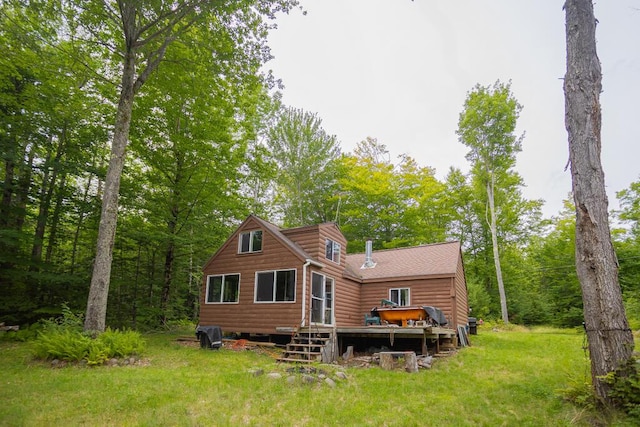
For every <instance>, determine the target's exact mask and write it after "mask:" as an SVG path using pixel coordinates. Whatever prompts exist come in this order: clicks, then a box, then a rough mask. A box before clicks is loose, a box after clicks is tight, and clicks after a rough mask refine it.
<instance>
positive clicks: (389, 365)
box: [380, 352, 395, 371]
mask: <svg viewBox="0 0 640 427" xmlns="http://www.w3.org/2000/svg"><path fill="white" fill-rule="evenodd" d="M394 366H395V363H394V362H393V353H390V352H381V353H380V367H381V368H382V369H384V370H385V371H392V370H393V368H394Z"/></svg>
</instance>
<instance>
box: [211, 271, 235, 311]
mask: <svg viewBox="0 0 640 427" xmlns="http://www.w3.org/2000/svg"><path fill="white" fill-rule="evenodd" d="M225 276H238V301H207V298H208V297H209V278H210V277H222V292H220V297H221V298H222V296H223V295H224V278H225ZM241 280H242V277H241V275H240V273H225V274H209V275H207V286H206V289H205V294H204V303H205V304H240V283H241Z"/></svg>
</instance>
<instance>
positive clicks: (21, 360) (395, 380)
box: [0, 328, 589, 426]
mask: <svg viewBox="0 0 640 427" xmlns="http://www.w3.org/2000/svg"><path fill="white" fill-rule="evenodd" d="M185 333H191V331H187V332H182V333H181V334H180V335H184V334H185ZM176 337H177V334H155V335H147V336H145V339H146V341H147V352H146V354H145V355H144V357H145V358H146V359H148V363H145V364H142V365H141V366H116V367H94V368H91V367H86V366H67V367H63V368H55V369H54V368H52V367H51V364H50V363H43V362H38V361H34V360H33V359H32V357H31V355H30V350H29V344H28V343H1V344H0V375H1V376H0V378H1V380H2V386H1V387H0V402H1V404H0V425H2V426H77V425H87V426H107V425H112V426H212V425H220V426H236V425H251V426H330V425H360V426H369V425H371V426H501V425H502V426H563V425H586V424H587V419H588V417H586V416H585V414H584V412H582V410H581V409H580V408H576V407H574V406H572V405H571V404H570V403H568V402H565V401H564V400H563V399H562V396H561V395H560V393H559V390H561V389H564V388H566V387H568V386H570V385H573V384H576V383H580V382H583V381H584V380H585V378H587V377H588V376H589V373H588V361H587V357H586V355H585V352H584V351H583V348H582V346H583V343H584V336H583V334H582V333H580V331H574V330H566V331H565V330H557V329H547V328H536V329H532V330H524V329H521V330H515V331H491V330H487V329H485V328H480V330H479V334H478V335H477V336H471V343H472V346H470V347H467V348H463V349H461V350H460V351H459V352H457V353H456V354H455V355H453V356H450V357H447V358H438V359H437V360H435V362H434V365H433V367H432V368H431V369H429V370H426V369H422V370H421V371H420V372H419V373H417V374H410V373H406V372H402V371H383V370H381V369H380V368H378V367H371V368H346V367H340V366H327V365H315V366H316V368H318V369H323V370H324V371H325V372H326V375H327V376H328V377H330V378H334V373H335V372H336V371H338V370H343V371H344V372H345V373H346V375H347V379H342V380H341V379H336V385H335V386H334V387H330V386H329V385H327V384H326V383H324V382H317V383H312V384H306V383H304V382H303V381H302V380H301V378H298V377H301V375H299V374H297V375H296V377H295V378H294V379H290V380H289V381H287V377H288V376H291V374H290V373H287V372H286V370H287V368H290V367H291V365H288V364H278V363H276V362H275V361H274V359H273V358H272V355H270V354H268V352H256V351H247V350H245V351H233V350H228V349H221V350H218V351H211V350H202V349H200V348H198V347H197V346H185V345H183V344H181V343H179V342H177V341H176ZM256 369H262V370H264V374H263V375H259V376H256V375H254V372H253V371H255V370H256ZM270 372H280V373H282V378H277V379H274V378H270V377H269V376H268V375H267V374H268V373H270Z"/></svg>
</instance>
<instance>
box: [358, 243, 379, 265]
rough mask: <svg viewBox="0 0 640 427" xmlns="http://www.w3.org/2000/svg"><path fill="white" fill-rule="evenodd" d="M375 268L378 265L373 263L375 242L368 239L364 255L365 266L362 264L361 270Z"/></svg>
mask: <svg viewBox="0 0 640 427" xmlns="http://www.w3.org/2000/svg"><path fill="white" fill-rule="evenodd" d="M375 266H376V263H375V262H373V241H372V240H371V239H367V243H366V246H365V253H364V264H362V267H360V268H361V269H363V268H373V267H375Z"/></svg>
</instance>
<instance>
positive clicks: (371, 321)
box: [364, 309, 380, 326]
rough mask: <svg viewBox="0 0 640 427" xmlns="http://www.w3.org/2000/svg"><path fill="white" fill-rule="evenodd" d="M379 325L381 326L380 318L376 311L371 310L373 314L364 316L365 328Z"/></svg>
mask: <svg viewBox="0 0 640 427" xmlns="http://www.w3.org/2000/svg"><path fill="white" fill-rule="evenodd" d="M379 324H380V316H379V315H378V314H377V312H376V311H375V309H373V310H371V314H365V315H364V326H369V325H379Z"/></svg>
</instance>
